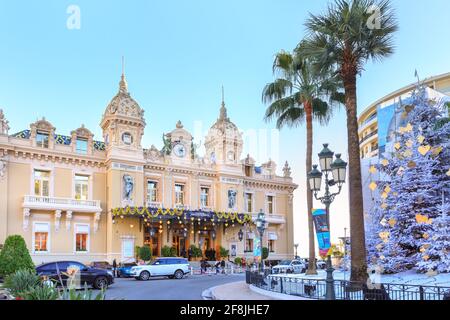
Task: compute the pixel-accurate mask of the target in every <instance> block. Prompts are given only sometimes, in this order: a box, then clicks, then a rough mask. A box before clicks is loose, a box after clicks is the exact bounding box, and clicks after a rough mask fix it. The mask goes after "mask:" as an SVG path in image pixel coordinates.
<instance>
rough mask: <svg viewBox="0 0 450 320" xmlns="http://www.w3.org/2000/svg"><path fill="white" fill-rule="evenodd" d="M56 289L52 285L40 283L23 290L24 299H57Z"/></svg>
mask: <svg viewBox="0 0 450 320" xmlns="http://www.w3.org/2000/svg"><path fill="white" fill-rule="evenodd" d="M58 297H59V295H58V289H57V288H56V287H55V286H54V285H46V284H41V285H39V286H35V287H33V288H31V289H29V290H28V291H26V292H25V294H24V295H23V298H24V299H25V300H57V299H58Z"/></svg>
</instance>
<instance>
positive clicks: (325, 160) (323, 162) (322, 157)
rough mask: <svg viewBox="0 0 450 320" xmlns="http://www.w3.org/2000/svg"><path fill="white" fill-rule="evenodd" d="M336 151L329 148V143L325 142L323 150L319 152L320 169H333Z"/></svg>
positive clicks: (326, 170)
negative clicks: (332, 164)
mask: <svg viewBox="0 0 450 320" xmlns="http://www.w3.org/2000/svg"><path fill="white" fill-rule="evenodd" d="M333 156H334V152H333V151H331V150H330V149H328V143H324V145H323V149H322V151H320V153H319V164H320V169H322V171H323V172H328V171H331V163H332V162H333Z"/></svg>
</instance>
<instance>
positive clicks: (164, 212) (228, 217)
mask: <svg viewBox="0 0 450 320" xmlns="http://www.w3.org/2000/svg"><path fill="white" fill-rule="evenodd" d="M111 213H112V216H113V219H115V218H119V217H120V218H123V217H137V218H142V219H154V218H158V219H164V220H174V219H179V220H180V219H183V220H185V221H187V220H191V221H194V220H199V221H200V220H206V221H208V222H209V221H211V222H214V223H224V224H228V223H232V224H235V223H238V224H245V223H250V222H252V216H251V215H250V214H247V213H238V212H221V211H203V210H184V209H177V208H174V209H163V208H155V207H123V208H115V209H112V211H111Z"/></svg>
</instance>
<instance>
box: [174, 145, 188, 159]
mask: <svg viewBox="0 0 450 320" xmlns="http://www.w3.org/2000/svg"><path fill="white" fill-rule="evenodd" d="M173 153H174V154H175V155H176V156H177V157H180V158H183V157H184V156H185V155H186V148H185V147H184V145H182V144H181V143H178V144H176V145H175V146H174V147H173Z"/></svg>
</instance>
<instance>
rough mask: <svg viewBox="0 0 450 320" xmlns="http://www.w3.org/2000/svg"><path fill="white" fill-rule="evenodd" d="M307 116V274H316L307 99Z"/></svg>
mask: <svg viewBox="0 0 450 320" xmlns="http://www.w3.org/2000/svg"><path fill="white" fill-rule="evenodd" d="M303 105H304V107H305V117H306V203H307V207H308V231H309V259H308V261H309V263H308V270H307V272H306V274H308V275H315V274H317V271H316V263H315V262H316V252H315V242H314V224H313V217H312V208H313V195H312V192H311V189H310V188H309V182H308V172H309V171H311V169H312V147H313V125H312V104H311V102H309V101H307V102H305V103H304V104H303Z"/></svg>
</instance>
